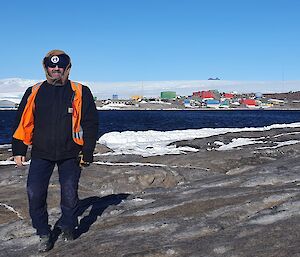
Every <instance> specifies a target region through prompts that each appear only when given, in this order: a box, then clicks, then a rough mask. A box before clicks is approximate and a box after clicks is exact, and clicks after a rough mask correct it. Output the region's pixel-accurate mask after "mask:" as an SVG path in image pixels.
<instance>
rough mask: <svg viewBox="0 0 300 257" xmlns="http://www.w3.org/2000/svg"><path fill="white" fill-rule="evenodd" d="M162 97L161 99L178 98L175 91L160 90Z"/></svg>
mask: <svg viewBox="0 0 300 257" xmlns="http://www.w3.org/2000/svg"><path fill="white" fill-rule="evenodd" d="M160 98H161V99H175V98H176V92H174V91H164V92H160Z"/></svg>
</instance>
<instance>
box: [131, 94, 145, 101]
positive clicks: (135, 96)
mask: <svg viewBox="0 0 300 257" xmlns="http://www.w3.org/2000/svg"><path fill="white" fill-rule="evenodd" d="M131 99H132V100H134V101H138V100H142V99H143V96H141V95H133V96H132V97H131Z"/></svg>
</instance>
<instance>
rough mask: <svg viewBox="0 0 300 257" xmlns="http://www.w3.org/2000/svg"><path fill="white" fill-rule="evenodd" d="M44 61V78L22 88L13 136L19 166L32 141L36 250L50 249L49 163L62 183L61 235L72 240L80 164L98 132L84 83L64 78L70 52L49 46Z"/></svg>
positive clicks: (31, 187)
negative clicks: (51, 48) (49, 48)
mask: <svg viewBox="0 0 300 257" xmlns="http://www.w3.org/2000/svg"><path fill="white" fill-rule="evenodd" d="M43 67H44V70H45V73H46V78H47V80H46V81H44V82H42V83H38V84H36V85H34V86H33V87H30V88H28V89H27V91H26V92H25V94H24V96H23V98H22V100H21V103H20V106H19V109H18V113H17V117H16V124H15V130H14V134H13V140H12V150H13V156H14V161H15V162H16V164H17V165H18V166H22V165H23V162H24V161H25V156H26V152H27V147H28V145H32V150H31V163H30V167H29V172H28V179H27V194H28V200H29V213H30V217H31V219H32V225H33V227H34V228H35V229H36V232H37V235H39V236H40V243H39V251H40V252H46V251H49V250H50V249H51V248H52V247H53V244H54V242H53V239H52V237H51V227H50V226H49V224H48V212H47V203H46V199H47V192H48V185H49V180H50V177H51V175H52V172H53V169H54V166H55V165H57V167H58V174H59V183H60V187H61V203H60V206H61V217H60V219H59V221H58V222H57V227H58V228H60V229H61V231H62V237H63V239H64V240H73V239H74V230H75V228H76V226H77V225H78V220H77V215H76V212H77V208H78V182H79V178H80V173H81V166H87V165H89V163H91V162H92V161H93V151H94V148H95V144H96V140H97V134H98V115H97V111H96V106H95V103H94V99H93V96H92V94H91V92H90V90H89V88H88V87H86V86H83V85H81V84H79V83H75V82H73V81H70V80H69V79H68V77H69V72H70V69H71V59H70V57H69V56H68V55H67V54H66V53H65V52H63V51H61V50H52V51H50V52H49V53H48V54H47V55H46V57H45V58H44V59H43ZM79 156H81V159H79Z"/></svg>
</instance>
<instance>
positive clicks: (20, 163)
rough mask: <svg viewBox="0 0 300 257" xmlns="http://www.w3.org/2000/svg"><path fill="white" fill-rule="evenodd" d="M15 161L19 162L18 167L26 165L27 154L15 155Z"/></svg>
mask: <svg viewBox="0 0 300 257" xmlns="http://www.w3.org/2000/svg"><path fill="white" fill-rule="evenodd" d="M14 162H15V163H16V164H17V166H18V167H21V166H24V162H25V156H21V155H17V156H14Z"/></svg>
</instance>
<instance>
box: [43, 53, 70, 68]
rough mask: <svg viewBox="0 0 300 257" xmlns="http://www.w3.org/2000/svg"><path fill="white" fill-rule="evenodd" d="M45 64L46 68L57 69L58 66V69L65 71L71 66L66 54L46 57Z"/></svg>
mask: <svg viewBox="0 0 300 257" xmlns="http://www.w3.org/2000/svg"><path fill="white" fill-rule="evenodd" d="M44 63H45V66H46V67H50V68H55V67H56V66H58V68H64V69H65V68H66V67H67V66H68V65H69V64H70V58H69V56H67V55H65V54H61V55H54V56H50V57H46V58H45V59H44Z"/></svg>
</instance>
